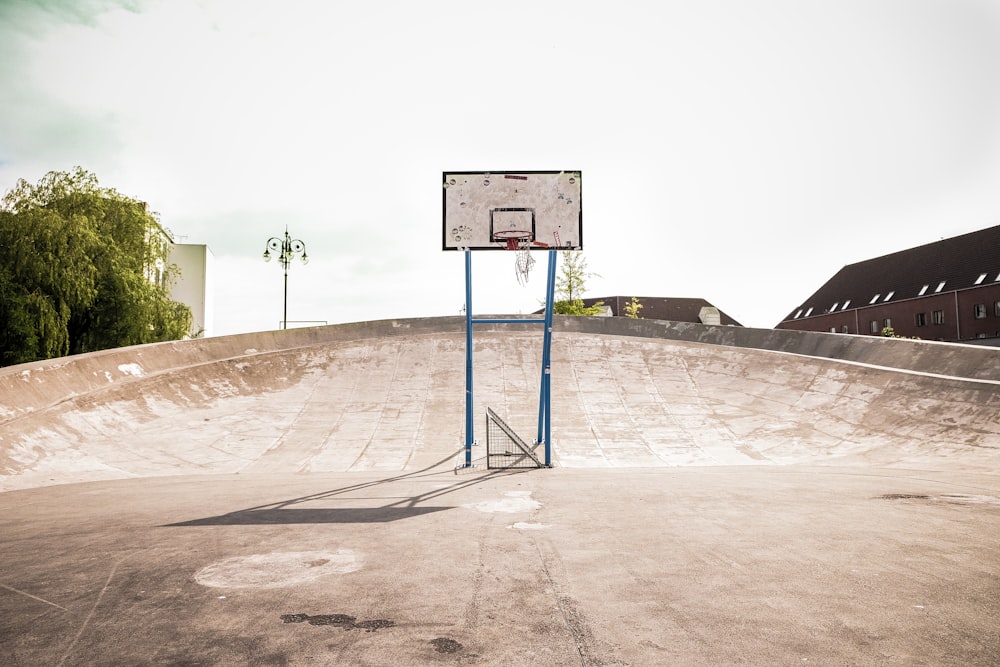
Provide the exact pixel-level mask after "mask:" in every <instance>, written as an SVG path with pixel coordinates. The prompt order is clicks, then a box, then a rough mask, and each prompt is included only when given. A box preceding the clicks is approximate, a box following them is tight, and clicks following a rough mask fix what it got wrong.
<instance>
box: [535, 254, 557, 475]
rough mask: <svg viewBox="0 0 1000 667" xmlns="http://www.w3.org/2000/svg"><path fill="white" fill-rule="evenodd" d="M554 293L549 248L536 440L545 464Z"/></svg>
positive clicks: (549, 439) (549, 433) (549, 434)
mask: <svg viewBox="0 0 1000 667" xmlns="http://www.w3.org/2000/svg"><path fill="white" fill-rule="evenodd" d="M555 295H556V251H555V250H549V273H548V283H547V284H546V286H545V338H544V342H543V343H542V381H541V388H540V389H539V392H538V442H544V443H545V465H547V466H550V465H552V393H551V386H552V385H551V381H552V311H553V304H554V302H555Z"/></svg>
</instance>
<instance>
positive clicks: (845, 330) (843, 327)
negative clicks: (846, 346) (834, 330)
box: [840, 324, 847, 333]
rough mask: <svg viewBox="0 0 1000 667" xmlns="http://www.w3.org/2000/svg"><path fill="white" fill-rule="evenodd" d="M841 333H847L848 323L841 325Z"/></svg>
mask: <svg viewBox="0 0 1000 667" xmlns="http://www.w3.org/2000/svg"><path fill="white" fill-rule="evenodd" d="M840 333H847V325H846V324H845V325H844V326H842V327H840Z"/></svg>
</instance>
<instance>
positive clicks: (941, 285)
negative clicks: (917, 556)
mask: <svg viewBox="0 0 1000 667" xmlns="http://www.w3.org/2000/svg"><path fill="white" fill-rule="evenodd" d="M946 282H947V281H946V280H942V281H941V282H939V283H938V286H937V289H935V290H934V293H935V294H937V293H938V292H940V291H941V290H943V289H944V284H945V283H946Z"/></svg>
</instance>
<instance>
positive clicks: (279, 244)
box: [264, 225, 309, 329]
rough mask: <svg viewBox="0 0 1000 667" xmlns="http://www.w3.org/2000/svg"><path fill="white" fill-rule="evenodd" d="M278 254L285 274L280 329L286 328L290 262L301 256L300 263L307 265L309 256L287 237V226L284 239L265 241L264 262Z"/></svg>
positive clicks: (300, 242)
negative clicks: (283, 306)
mask: <svg viewBox="0 0 1000 667" xmlns="http://www.w3.org/2000/svg"><path fill="white" fill-rule="evenodd" d="M272 252H276V253H278V262H280V263H281V268H282V270H284V272H285V314H284V318H283V319H282V320H281V328H282V329H287V328H288V267H289V266H291V265H292V260H293V259H294V258H295V255H298V254H301V255H302V263H303V264H308V263H309V255H307V254H306V244H305V243H303V242H302V241H300V240H298V239H293V238H292V237H291V236H289V235H288V225H285V238H284V239H280V238H278V237H277V236H272V237H271V238H269V239H268V240H267V245H266V246H265V247H264V261H265V262H270V261H271V253H272Z"/></svg>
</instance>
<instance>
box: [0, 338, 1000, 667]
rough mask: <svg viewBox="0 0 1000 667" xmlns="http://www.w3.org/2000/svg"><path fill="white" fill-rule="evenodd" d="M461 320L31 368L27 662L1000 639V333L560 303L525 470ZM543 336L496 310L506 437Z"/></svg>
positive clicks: (587, 654)
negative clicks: (541, 416)
mask: <svg viewBox="0 0 1000 667" xmlns="http://www.w3.org/2000/svg"><path fill="white" fill-rule="evenodd" d="M463 325H464V320H462V319H461V318H434V319H427V320H398V321H385V322H376V323H359V324H354V325H342V326H339V327H336V326H335V327H322V328H317V329H310V330H294V331H288V332H267V333H261V334H247V335H243V336H230V337H224V338H219V339H207V340H203V341H186V342H183V343H171V344H162V345H154V346H142V347H136V348H126V349H121V350H114V351H108V352H104V353H97V354H93V355H82V356H80V357H73V358H68V359H63V360H56V361H52V362H44V363H38V364H28V365H24V366H18V367H13V368H9V369H2V370H0V405H2V408H0V470H2V471H3V474H2V475H0V485H2V486H0V489H2V490H4V491H5V492H4V493H0V535H2V539H0V658H2V660H0V662H2V663H3V664H11V665H43V664H44V665H146V664H162V665H340V664H344V665H422V664H429V665H431V664H470V665H471V664H481V665H584V666H590V665H737V664H739V665H793V664H794V665H991V664H998V663H1000V625H998V624H997V622H996V618H997V617H998V613H1000V478H998V476H997V472H998V470H1000V466H998V462H1000V351H997V350H992V349H984V348H977V347H972V346H953V345H944V344H934V343H925V342H920V341H902V340H897V341H891V340H883V339H875V338H865V337H848V336H834V335H825V334H800V333H799V332H768V331H763V330H737V329H734V328H730V327H710V326H702V325H682V324H680V323H662V322H644V321H638V322H636V321H629V320H622V319H618V318H560V319H558V320H557V323H556V327H555V328H556V331H555V335H554V337H553V377H552V390H553V440H554V444H553V446H554V459H555V467H554V468H552V469H548V470H536V471H529V472H496V471H487V470H484V469H483V468H482V467H477V468H474V469H471V470H470V469H458V470H456V469H455V467H454V466H455V464H456V462H460V461H461V460H462V455H461V445H462V443H463V442H464V434H463V432H462V428H463V426H464V412H463V411H464V403H463V400H464V372H465V367H464V344H465V341H464V331H463ZM866 341H867V342H866ZM540 356H541V330H540V329H539V328H537V327H533V326H530V325H518V326H513V327H512V326H488V325H480V326H477V330H476V337H475V364H476V366H475V369H476V387H475V398H476V403H477V409H476V415H477V425H476V428H477V429H478V428H481V425H482V423H483V422H482V419H481V415H482V414H483V412H484V410H485V406H486V405H490V406H492V407H493V409H494V410H496V411H498V412H499V413H500V414H501V415H504V416H505V417H507V418H508V421H509V422H510V423H511V425H512V426H513V427H514V428H515V429H516V430H518V431H520V432H522V434H524V435H526V436H527V437H528V439H529V440H530V439H531V437H532V434H533V432H534V428H535V419H536V418H537V390H538V383H539V368H538V365H539V361H540ZM479 449H480V448H479V447H477V448H476V450H475V451H476V454H475V459H476V462H477V463H478V464H479V465H480V466H481V463H482V457H483V453H482V452H480V451H479Z"/></svg>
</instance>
